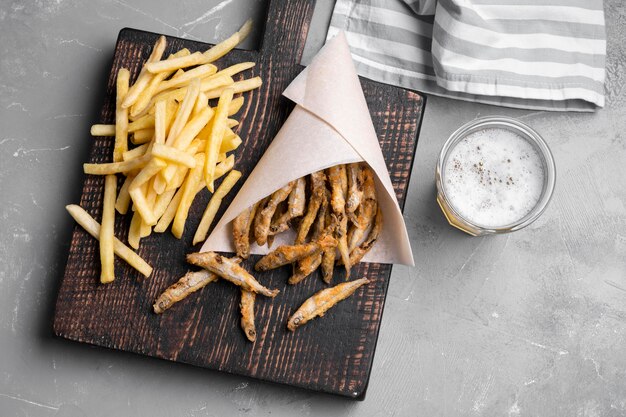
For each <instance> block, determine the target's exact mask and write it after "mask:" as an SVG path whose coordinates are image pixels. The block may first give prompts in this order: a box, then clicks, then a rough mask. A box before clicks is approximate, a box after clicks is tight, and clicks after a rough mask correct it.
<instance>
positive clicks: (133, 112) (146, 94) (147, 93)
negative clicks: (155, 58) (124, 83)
mask: <svg viewBox="0 0 626 417" xmlns="http://www.w3.org/2000/svg"><path fill="white" fill-rule="evenodd" d="M189 53H190V52H189V49H186V48H185V49H181V50H180V51H178V52H176V53H175V54H173V55H170V56H169V57H168V58H167V60H166V61H159V62H168V61H171V60H173V59H175V58H180V57H185V56H188V55H189ZM148 64H152V63H148ZM154 64H156V62H154ZM172 72H174V71H164V72H160V73H158V74H156V75H155V76H154V77H152V80H150V83H149V84H148V86H147V87H146V88H145V89H144V90H143V91H142V92H141V94H139V97H138V98H137V101H136V102H135V104H133V105H132V106H131V108H130V116H131V117H137V116H139V115H141V114H143V113H145V112H146V111H147V110H148V108H149V107H150V101H151V99H152V97H153V96H154V94H155V93H156V90H157V88H158V87H159V85H160V84H161V82H163V80H165V79H166V78H167V77H169V76H170V75H171V74H172Z"/></svg>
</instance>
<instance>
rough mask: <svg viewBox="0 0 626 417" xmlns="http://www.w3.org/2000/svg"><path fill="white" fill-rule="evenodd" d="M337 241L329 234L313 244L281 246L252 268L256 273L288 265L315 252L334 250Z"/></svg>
mask: <svg viewBox="0 0 626 417" xmlns="http://www.w3.org/2000/svg"><path fill="white" fill-rule="evenodd" d="M335 246H337V241H336V240H335V238H334V237H333V236H331V235H330V234H327V235H324V236H322V237H321V238H320V239H318V240H317V241H315V242H309V243H303V244H301V245H282V246H279V247H277V248H276V249H274V250H273V251H272V252H270V253H268V254H267V255H265V256H264V257H262V258H261V259H259V261H258V262H257V263H256V265H255V266H254V269H256V270H257V271H267V270H269V269H275V268H279V267H281V266H283V265H287V264H290V263H292V262H295V261H298V260H300V259H302V258H305V257H307V256H310V255H312V254H314V253H315V252H318V251H321V250H326V249H330V248H333V250H334V248H335Z"/></svg>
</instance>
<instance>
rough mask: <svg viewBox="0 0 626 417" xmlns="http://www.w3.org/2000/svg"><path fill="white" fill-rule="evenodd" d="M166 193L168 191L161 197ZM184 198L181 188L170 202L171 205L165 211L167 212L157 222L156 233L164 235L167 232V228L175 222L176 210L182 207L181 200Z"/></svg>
mask: <svg viewBox="0 0 626 417" xmlns="http://www.w3.org/2000/svg"><path fill="white" fill-rule="evenodd" d="M170 191H172V190H170ZM174 191H175V190H174ZM165 193H167V191H165V192H164V193H163V194H161V195H164V194H165ZM182 196H183V189H182V188H179V189H178V191H176V193H175V194H174V197H172V199H171V200H170V202H169V204H168V205H167V208H166V209H165V211H164V212H163V214H162V215H161V217H160V218H159V221H158V222H157V224H156V226H154V231H155V232H157V233H163V232H165V231H166V230H167V228H168V227H169V226H170V224H171V223H172V220H174V216H176V209H177V208H178V206H179V205H180V199H181V198H182ZM155 214H156V211H155Z"/></svg>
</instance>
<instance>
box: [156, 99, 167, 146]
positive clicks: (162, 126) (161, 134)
mask: <svg viewBox="0 0 626 417" xmlns="http://www.w3.org/2000/svg"><path fill="white" fill-rule="evenodd" d="M154 106H155V108H156V110H155V112H154V143H155V144H156V143H165V131H166V128H167V126H166V125H167V120H166V118H167V103H166V102H165V101H164V100H160V101H157V103H156V104H155V105H154Z"/></svg>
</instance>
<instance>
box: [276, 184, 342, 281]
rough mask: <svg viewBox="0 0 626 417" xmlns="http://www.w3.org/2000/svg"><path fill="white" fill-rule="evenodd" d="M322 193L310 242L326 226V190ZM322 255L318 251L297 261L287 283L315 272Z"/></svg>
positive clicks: (300, 279)
mask: <svg viewBox="0 0 626 417" xmlns="http://www.w3.org/2000/svg"><path fill="white" fill-rule="evenodd" d="M322 191H323V197H322V200H321V203H320V207H319V210H318V211H317V219H315V225H314V229H313V233H312V236H311V240H316V239H318V238H319V237H320V236H321V235H322V233H324V228H325V226H326V212H327V210H328V197H327V194H328V191H327V190H326V188H324V189H323V190H322ZM331 250H332V251H333V252H334V249H329V251H331ZM323 253H324V251H318V252H315V253H314V254H313V255H310V256H307V257H306V258H304V259H301V260H299V261H298V263H297V264H296V265H294V268H293V275H292V276H291V277H290V278H289V281H287V282H288V283H289V284H297V283H299V282H300V281H302V280H303V279H304V278H306V277H308V276H309V275H311V274H312V273H313V272H315V270H316V269H317V268H319V266H320V265H321V264H322V256H323ZM333 263H334V261H333ZM331 276H332V274H331Z"/></svg>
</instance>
